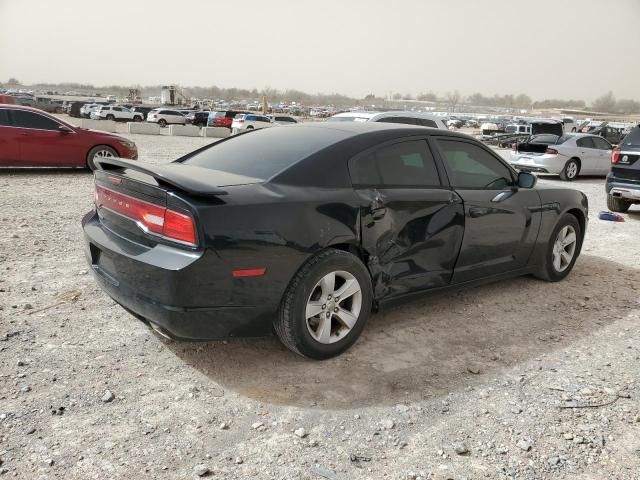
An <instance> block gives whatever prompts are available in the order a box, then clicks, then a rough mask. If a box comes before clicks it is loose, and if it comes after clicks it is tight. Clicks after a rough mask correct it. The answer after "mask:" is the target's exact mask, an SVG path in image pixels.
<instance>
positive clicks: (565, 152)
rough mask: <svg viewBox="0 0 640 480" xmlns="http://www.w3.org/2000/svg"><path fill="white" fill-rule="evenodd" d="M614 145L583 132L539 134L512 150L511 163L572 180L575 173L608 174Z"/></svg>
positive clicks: (520, 167)
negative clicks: (560, 134) (558, 134)
mask: <svg viewBox="0 0 640 480" xmlns="http://www.w3.org/2000/svg"><path fill="white" fill-rule="evenodd" d="M612 150H613V147H612V146H611V144H610V143H609V142H608V141H606V140H605V139H604V138H602V137H599V136H597V135H589V134H584V133H577V134H565V135H562V136H561V137H558V136H557V135H550V134H541V135H534V136H533V137H531V139H530V140H529V142H527V143H520V144H518V145H517V146H516V147H515V149H514V150H512V151H511V158H510V163H511V165H512V166H513V167H514V168H516V169H518V170H524V171H530V172H538V173H551V174H555V175H560V178H562V179H563V180H574V179H575V178H576V177H577V176H578V175H607V173H608V172H609V168H610V166H611V151H612Z"/></svg>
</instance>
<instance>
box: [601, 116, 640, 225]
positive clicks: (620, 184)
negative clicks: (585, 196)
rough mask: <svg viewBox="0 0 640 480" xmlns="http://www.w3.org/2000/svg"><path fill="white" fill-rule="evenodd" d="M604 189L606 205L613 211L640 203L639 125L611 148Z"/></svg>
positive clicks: (621, 210) (626, 208)
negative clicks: (609, 165)
mask: <svg viewBox="0 0 640 480" xmlns="http://www.w3.org/2000/svg"><path fill="white" fill-rule="evenodd" d="M606 190H607V207H609V210H611V211H613V212H620V213H624V212H626V211H627V210H629V207H630V206H631V205H633V204H637V203H640V125H638V126H637V127H636V128H634V129H633V130H631V132H629V134H628V135H627V136H626V137H624V139H623V140H622V141H621V142H620V145H618V147H617V148H616V149H615V150H613V153H612V154H611V172H610V173H609V175H608V176H607V185H606Z"/></svg>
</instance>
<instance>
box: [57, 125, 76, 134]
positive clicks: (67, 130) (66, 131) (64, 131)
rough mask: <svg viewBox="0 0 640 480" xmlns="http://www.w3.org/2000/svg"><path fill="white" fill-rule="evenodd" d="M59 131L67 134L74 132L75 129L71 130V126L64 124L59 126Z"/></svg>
mask: <svg viewBox="0 0 640 480" xmlns="http://www.w3.org/2000/svg"><path fill="white" fill-rule="evenodd" d="M58 132H60V133H64V134H67V133H73V130H71V129H70V128H69V127H66V126H64V125H60V126H59V127H58Z"/></svg>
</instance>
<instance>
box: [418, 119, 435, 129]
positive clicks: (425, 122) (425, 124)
mask: <svg viewBox="0 0 640 480" xmlns="http://www.w3.org/2000/svg"><path fill="white" fill-rule="evenodd" d="M416 125H420V126H422V127H431V128H438V124H437V123H436V122H434V121H433V120H429V119H428V118H416Z"/></svg>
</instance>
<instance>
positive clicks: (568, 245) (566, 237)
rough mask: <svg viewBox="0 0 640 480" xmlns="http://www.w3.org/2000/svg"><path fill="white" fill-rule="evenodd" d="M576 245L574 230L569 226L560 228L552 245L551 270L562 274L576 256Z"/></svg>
mask: <svg viewBox="0 0 640 480" xmlns="http://www.w3.org/2000/svg"><path fill="white" fill-rule="evenodd" d="M577 245H578V236H577V235H576V230H575V229H574V228H573V227H572V226H571V225H565V226H564V227H562V229H560V231H559V232H558V236H557V237H556V241H555V242H554V244H553V268H555V270H556V271H557V272H558V273H561V272H564V271H565V270H566V269H567V268H569V265H571V261H572V260H573V257H574V255H575V254H576V247H577Z"/></svg>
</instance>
